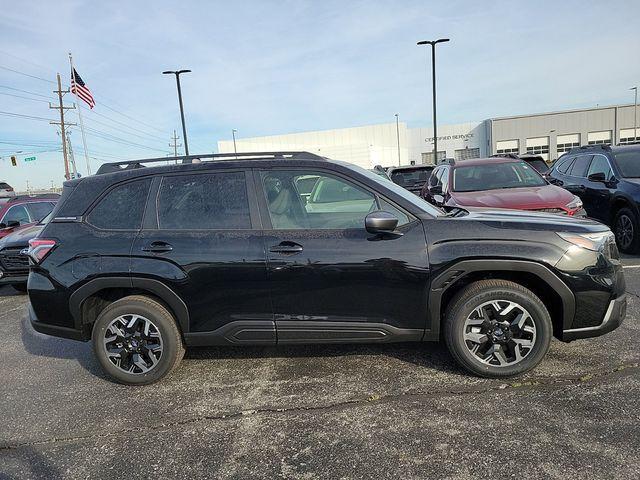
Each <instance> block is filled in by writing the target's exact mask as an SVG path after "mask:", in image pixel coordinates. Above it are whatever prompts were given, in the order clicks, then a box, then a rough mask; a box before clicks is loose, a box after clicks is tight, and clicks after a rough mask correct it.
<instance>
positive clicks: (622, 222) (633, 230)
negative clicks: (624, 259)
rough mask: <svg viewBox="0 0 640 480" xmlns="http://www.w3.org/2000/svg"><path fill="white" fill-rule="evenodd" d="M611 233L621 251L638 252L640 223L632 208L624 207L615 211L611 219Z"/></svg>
mask: <svg viewBox="0 0 640 480" xmlns="http://www.w3.org/2000/svg"><path fill="white" fill-rule="evenodd" d="M629 229H630V232H629ZM613 233H614V234H615V236H616V244H617V245H618V249H620V251H621V252H624V253H638V251H639V250H640V224H639V223H638V216H637V215H636V214H635V212H634V211H633V210H631V209H630V208H627V207H624V208H621V209H620V210H618V211H617V212H616V216H615V218H614V219H613Z"/></svg>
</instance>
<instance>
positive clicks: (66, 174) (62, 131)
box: [49, 73, 76, 180]
mask: <svg viewBox="0 0 640 480" xmlns="http://www.w3.org/2000/svg"><path fill="white" fill-rule="evenodd" d="M56 76H57V78H58V90H54V91H53V93H57V94H58V106H54V105H52V104H51V102H49V108H51V109H54V110H60V121H59V122H49V123H50V124H51V125H60V134H61V137H62V157H63V158H64V178H65V180H69V179H70V176H69V159H68V157H67V136H66V131H65V126H71V125H75V123H66V124H65V122H64V111H65V110H73V109H74V108H76V107H75V105H74V106H71V107H67V106H65V105H64V103H62V96H63V95H64V94H65V93H69V90H62V82H60V74H59V73H58V74H57V75H56Z"/></svg>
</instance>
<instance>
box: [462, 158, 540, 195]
mask: <svg viewBox="0 0 640 480" xmlns="http://www.w3.org/2000/svg"><path fill="white" fill-rule="evenodd" d="M546 184H547V182H545V181H544V179H543V178H542V177H541V176H540V174H539V173H538V172H536V170H535V169H534V168H533V167H531V166H529V165H527V164H526V163H525V162H509V163H487V164H484V165H470V166H466V167H465V166H461V167H456V168H455V169H454V171H453V191H455V192H476V191H480V190H496V189H501V188H519V187H541V186H543V185H546Z"/></svg>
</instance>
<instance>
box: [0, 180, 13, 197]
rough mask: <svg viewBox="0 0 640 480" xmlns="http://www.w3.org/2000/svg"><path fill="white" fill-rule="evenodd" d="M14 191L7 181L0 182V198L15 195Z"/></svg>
mask: <svg viewBox="0 0 640 480" xmlns="http://www.w3.org/2000/svg"><path fill="white" fill-rule="evenodd" d="M15 196H16V192H15V191H14V190H13V187H12V186H11V185H9V184H8V183H7V182H0V198H6V197H15Z"/></svg>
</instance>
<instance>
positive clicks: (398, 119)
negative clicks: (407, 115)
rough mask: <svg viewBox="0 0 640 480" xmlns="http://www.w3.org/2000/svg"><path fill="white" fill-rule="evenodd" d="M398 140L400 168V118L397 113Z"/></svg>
mask: <svg viewBox="0 0 640 480" xmlns="http://www.w3.org/2000/svg"><path fill="white" fill-rule="evenodd" d="M396 139H397V140H398V166H400V116H399V115H398V114H397V113H396Z"/></svg>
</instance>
